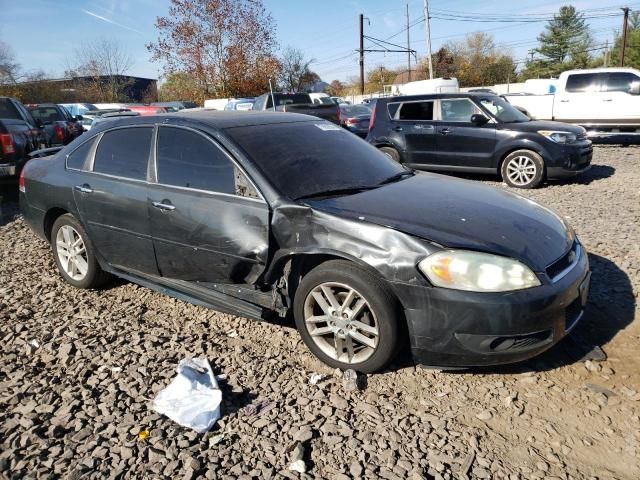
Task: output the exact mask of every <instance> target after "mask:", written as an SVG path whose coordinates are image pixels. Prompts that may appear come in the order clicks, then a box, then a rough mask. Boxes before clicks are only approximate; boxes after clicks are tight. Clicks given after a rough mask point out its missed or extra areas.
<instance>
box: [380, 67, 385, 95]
mask: <svg viewBox="0 0 640 480" xmlns="http://www.w3.org/2000/svg"><path fill="white" fill-rule="evenodd" d="M380 96H381V97H384V67H383V66H382V65H380Z"/></svg>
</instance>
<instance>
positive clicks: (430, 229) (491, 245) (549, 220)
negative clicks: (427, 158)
mask: <svg viewBox="0 0 640 480" xmlns="http://www.w3.org/2000/svg"><path fill="white" fill-rule="evenodd" d="M305 202H306V203H307V204H308V205H310V206H311V207H312V208H315V209H318V210H322V211H325V212H328V213H332V214H334V215H339V216H343V217H347V218H351V219H357V220H361V221H367V222H371V223H375V224H377V225H383V226H387V227H390V228H393V229H395V230H399V231H401V232H404V233H407V234H410V235H413V236H416V237H420V238H422V239H425V240H428V241H431V242H434V243H437V244H439V245H441V246H443V247H446V248H458V249H470V250H478V251H483V252H489V253H494V254H497V255H503V256H507V257H511V258H515V259H517V260H519V261H521V262H523V263H524V264H526V265H528V266H529V267H530V268H532V269H534V270H536V271H539V272H540V271H543V270H544V269H545V268H546V267H547V266H548V265H550V264H551V263H553V262H554V261H555V260H557V259H558V258H560V257H561V256H562V255H563V254H565V253H566V252H567V250H568V249H569V247H570V246H571V243H572V242H573V237H572V233H571V232H569V231H568V230H567V228H566V227H565V224H564V223H563V221H562V220H561V219H560V217H558V216H557V215H556V214H555V213H553V212H551V211H550V210H548V209H546V208H545V207H542V206H541V205H538V204H537V203H535V202H533V201H531V200H528V199H526V198H523V197H520V196H518V195H515V194H513V193H510V192H506V191H502V190H500V189H499V188H493V187H488V186H485V185H481V184H478V183H474V182H471V181H467V180H460V179H455V178H451V177H446V176H443V175H436V174H425V173H418V174H416V175H414V176H413V177H410V178H407V179H405V180H401V181H398V182H395V183H391V184H388V185H384V186H382V187H379V188H376V189H373V190H367V191H364V192H361V193H357V194H354V195H347V196H342V197H333V198H326V199H322V200H307V201H305Z"/></svg>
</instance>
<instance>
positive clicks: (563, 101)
mask: <svg viewBox="0 0 640 480" xmlns="http://www.w3.org/2000/svg"><path fill="white" fill-rule="evenodd" d="M560 103H569V100H560Z"/></svg>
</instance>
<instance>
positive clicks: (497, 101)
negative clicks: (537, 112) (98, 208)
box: [479, 96, 530, 123]
mask: <svg viewBox="0 0 640 480" xmlns="http://www.w3.org/2000/svg"><path fill="white" fill-rule="evenodd" d="M479 100H480V104H481V105H482V106H483V107H484V108H486V109H487V110H488V111H489V113H491V115H493V116H494V117H495V118H496V120H498V121H499V122H502V123H512V122H528V121H530V118H529V117H527V116H526V115H525V114H524V113H522V112H521V111H519V110H518V109H517V108H515V107H514V106H513V105H511V104H510V103H509V102H507V101H506V100H505V99H504V98H502V97H493V96H492V97H482V98H480V99H479Z"/></svg>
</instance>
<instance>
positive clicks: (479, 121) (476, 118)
mask: <svg viewBox="0 0 640 480" xmlns="http://www.w3.org/2000/svg"><path fill="white" fill-rule="evenodd" d="M488 121H489V119H488V118H487V117H485V116H484V115H482V114H481V113H474V114H473V115H471V123H472V124H474V125H475V126H477V127H481V126H482V125H484V124H485V123H487V122H488Z"/></svg>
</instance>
